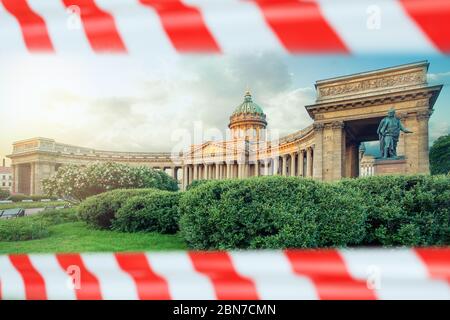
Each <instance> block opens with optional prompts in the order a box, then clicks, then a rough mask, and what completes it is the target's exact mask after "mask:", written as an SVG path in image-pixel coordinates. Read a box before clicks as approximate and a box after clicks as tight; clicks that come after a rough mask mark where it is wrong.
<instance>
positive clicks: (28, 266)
mask: <svg viewBox="0 0 450 320" xmlns="http://www.w3.org/2000/svg"><path fill="white" fill-rule="evenodd" d="M9 260H10V261H11V263H12V265H13V266H14V268H16V270H17V271H18V272H19V273H20V276H21V277H22V279H23V283H24V285H25V298H26V299H27V300H46V299H47V293H46V290H45V281H44V278H43V277H42V276H41V275H40V273H39V272H38V271H37V270H36V269H35V268H34V267H33V265H32V263H31V261H30V258H29V257H28V256H27V255H12V256H9Z"/></svg>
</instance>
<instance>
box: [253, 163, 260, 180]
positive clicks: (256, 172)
mask: <svg viewBox="0 0 450 320" xmlns="http://www.w3.org/2000/svg"><path fill="white" fill-rule="evenodd" d="M254 175H255V177H258V176H259V161H258V160H256V162H255V172H254Z"/></svg>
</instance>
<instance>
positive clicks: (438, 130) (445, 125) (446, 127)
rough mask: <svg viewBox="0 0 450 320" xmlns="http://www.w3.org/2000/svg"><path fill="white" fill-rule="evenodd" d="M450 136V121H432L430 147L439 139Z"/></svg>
mask: <svg viewBox="0 0 450 320" xmlns="http://www.w3.org/2000/svg"><path fill="white" fill-rule="evenodd" d="M447 134H450V122H449V121H442V120H439V121H434V120H433V118H432V120H430V137H429V140H430V146H431V144H432V143H433V142H434V140H436V139H437V138H439V137H441V136H445V135H447Z"/></svg>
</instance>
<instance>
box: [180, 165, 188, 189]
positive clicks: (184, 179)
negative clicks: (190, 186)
mask: <svg viewBox="0 0 450 320" xmlns="http://www.w3.org/2000/svg"><path fill="white" fill-rule="evenodd" d="M186 176H187V165H186V164H185V165H183V180H182V183H181V185H182V186H183V187H182V188H183V190H186V187H187V177H186Z"/></svg>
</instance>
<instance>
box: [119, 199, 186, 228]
mask: <svg viewBox="0 0 450 320" xmlns="http://www.w3.org/2000/svg"><path fill="white" fill-rule="evenodd" d="M180 195H181V193H179V192H170V191H155V192H152V193H150V194H147V195H141V196H136V197H132V198H130V199H129V200H127V201H126V203H125V204H124V205H123V206H122V207H121V208H120V209H119V210H118V211H117V215H116V219H115V220H114V221H113V223H112V225H113V228H114V229H116V230H119V231H122V232H139V231H145V232H160V233H176V232H177V231H178V229H179V227H178V222H179V213H178V201H179V198H180Z"/></svg>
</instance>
